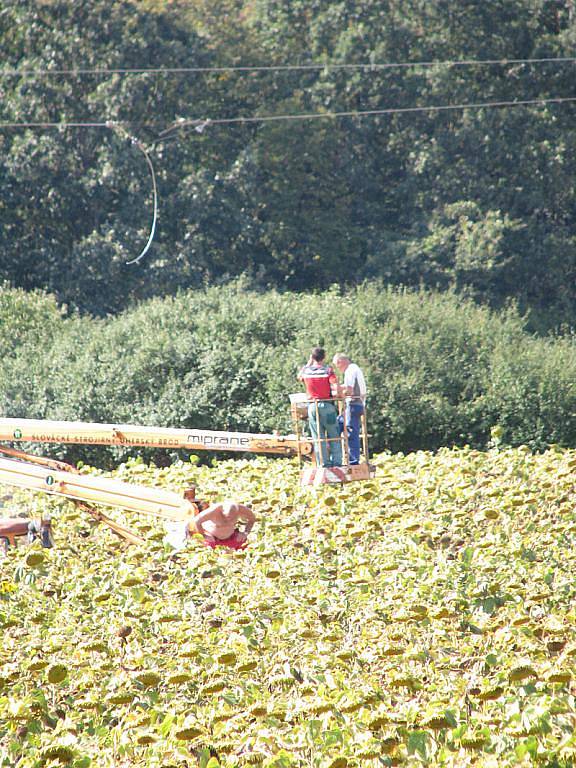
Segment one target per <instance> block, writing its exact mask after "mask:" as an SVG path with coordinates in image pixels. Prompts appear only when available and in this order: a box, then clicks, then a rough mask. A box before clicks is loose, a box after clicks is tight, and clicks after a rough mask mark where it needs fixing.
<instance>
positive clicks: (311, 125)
mask: <svg viewBox="0 0 576 768" xmlns="http://www.w3.org/2000/svg"><path fill="white" fill-rule="evenodd" d="M575 42H576V5H575V3H574V0H490V2H482V3H479V2H477V1H476V0H461V1H460V2H458V3H452V2H446V1H445V0H314V2H310V0H305V1H304V0H253V1H252V2H246V0H210V2H208V0H200V1H199V2H196V3H194V4H190V3H185V2H178V1H176V2H168V0H147V1H146V2H144V0H142V1H141V2H128V1H124V2H114V3H109V2H105V0H94V2H91V3H80V2H69V0H44V2H42V3H38V2H31V0H8V2H7V3H5V4H4V6H3V9H2V13H0V48H1V49H2V51H3V70H4V74H2V77H1V78H0V121H2V122H6V121H9V122H11V121H14V122H23V121H24V122H26V121H27V122H36V121H40V122H61V121H87V122H105V121H119V122H122V123H123V124H124V129H123V130H122V131H121V130H113V129H112V128H107V127H94V128H84V129H79V128H77V129H74V128H68V129H58V128H50V129H48V128H46V129H39V128H29V129H23V128H18V129H7V128H4V129H2V130H1V131H0V182H1V187H2V193H1V196H0V279H5V280H7V281H9V282H10V283H11V284H13V285H15V286H20V287H23V288H25V289H33V288H38V287H41V288H46V289H48V290H50V291H52V292H54V293H55V294H56V295H57V297H58V299H59V300H60V301H64V302H66V303H68V304H69V305H71V306H73V307H77V308H79V309H80V310H81V311H85V312H91V313H94V314H100V315H102V314H105V313H108V312H118V311H120V310H121V309H123V308H125V307H126V306H128V305H129V304H130V303H131V302H132V301H133V300H134V299H142V298H147V297H151V296H162V295H169V294H173V293H175V291H177V290H178V289H187V288H190V287H198V286H200V285H205V284H206V282H208V283H214V282H219V283H222V282H223V281H225V280H227V279H229V278H230V277H234V276H237V275H239V274H245V275H247V276H248V277H249V279H250V280H251V281H252V284H253V285H260V286H276V287H279V288H282V289H285V288H286V289H290V290H307V289H310V288H314V289H325V288H326V287H328V286H330V285H333V284H339V285H352V284H355V283H358V282H360V281H362V280H363V279H365V278H367V277H370V278H372V277H377V278H380V279H382V280H384V281H385V282H386V283H387V284H393V285H400V284H401V285H407V286H418V285H425V286H429V287H436V288H442V289H446V288H448V287H451V286H452V287H455V288H456V289H457V290H460V291H465V292H466V293H467V294H468V295H470V296H472V297H474V298H476V299H478V300H480V301H483V302H487V303H489V304H491V305H492V306H493V307H500V306H503V305H505V304H506V303H507V302H508V301H509V300H510V299H514V300H516V301H517V302H518V305H519V306H520V308H521V310H522V311H529V312H530V322H531V323H532V327H533V328H538V329H544V328H550V327H554V326H558V325H559V324H561V323H570V324H573V323H574V322H575V317H576V215H575V214H576V197H575V187H574V177H575V174H576V151H575V150H576V128H575V127H574V126H575V124H574V115H575V112H576V107H575V106H574V105H573V104H556V105H554V104H551V105H548V106H537V105H535V106H530V107H515V108H510V109H504V108H493V109H488V108H486V109H474V110H473V109H468V110H457V111H450V112H437V113H432V112H418V113H406V114H401V113H399V114H395V115H384V116H380V117H377V116H376V117H374V116H373V117H366V118H327V119H321V120H318V119H317V120H308V121H304V120H301V121H299V120H294V121H277V122H268V123H258V122H253V123H240V124H229V125H218V124H214V125H208V126H207V127H206V128H205V130H203V132H201V133H200V132H198V131H196V130H194V127H188V128H182V129H180V130H176V131H172V132H170V133H168V134H164V135H163V132H164V131H167V130H168V129H169V128H170V127H171V126H173V125H174V123H175V121H178V120H179V119H193V120H200V121H202V120H205V119H206V118H211V119H212V120H216V119H219V118H234V117H238V116H243V117H257V116H263V115H281V114H298V113H309V112H310V113H318V112H336V111H350V110H377V109H385V108H390V107H399V108H405V107H413V106H425V105H434V104H436V105H442V104H462V103H478V102H489V101H502V100H512V99H516V100H523V99H540V98H541V99H544V98H553V97H569V96H576V78H575V77H574V66H575V65H574V63H564V64H558V63H545V62H542V63H540V64H522V63H509V64H506V63H503V64H498V65H491V66H447V65H441V64H438V65H435V66H430V67H409V68H389V69H385V68H374V69H356V70H350V69H333V68H323V69H307V70H277V71H258V72H252V73H246V72H245V71H242V72H238V71H237V72H230V71H228V72H222V71H220V72H210V73H206V72H202V73H200V72H195V73H181V74H172V75H165V74H152V73H142V74H126V73H124V74H106V73H94V74H84V75H81V74H78V75H60V74H55V73H54V70H59V69H70V68H105V69H123V68H150V67H154V68H156V67H160V68H165V67H218V66H237V65H251V66H270V65H272V64H280V65H283V64H311V63H318V64H322V63H327V62H332V63H333V62H345V63H365V62H372V63H383V62H406V61H449V60H462V59H466V60H477V59H498V60H503V59H507V60H510V59H524V58H554V57H562V56H570V55H572V54H573V51H574V43H575ZM7 70H10V71H11V72H12V71H13V70H15V71H17V73H18V74H7V73H6V71H7ZM36 70H47V71H48V72H47V73H45V74H42V75H39V74H31V72H32V71H36ZM50 71H52V72H53V73H52V74H50ZM27 73H28V74H27ZM130 135H133V136H136V137H137V138H138V139H139V140H140V141H142V142H144V143H145V145H146V146H147V148H148V151H149V153H150V156H151V158H152V160H153V163H154V166H155V169H156V173H157V177H158V185H159V201H160V215H159V221H158V228H157V232H156V236H155V239H154V242H153V246H152V248H151V250H150V251H149V253H148V254H147V256H146V257H145V258H144V259H143V260H142V262H141V263H139V264H136V265H131V266H128V265H127V264H126V262H127V261H128V260H130V258H131V257H134V256H135V255H137V254H138V253H139V251H140V250H141V248H142V247H143V245H144V243H145V242H146V239H147V237H148V231H149V228H150V223H151V216H152V207H151V188H150V179H149V177H148V169H147V166H146V163H145V160H144V158H143V156H142V155H141V153H139V152H138V151H137V149H136V148H135V147H134V146H133V145H132V144H131V142H130V140H129V138H128V136H130Z"/></svg>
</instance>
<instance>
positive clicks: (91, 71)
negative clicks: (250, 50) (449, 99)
mask: <svg viewBox="0 0 576 768" xmlns="http://www.w3.org/2000/svg"><path fill="white" fill-rule="evenodd" d="M575 62H576V57H574V56H556V57H550V56H546V57H540V58H526V59H454V60H450V61H399V62H363V63H360V64H346V63H342V64H338V63H334V64H330V63H324V64H270V65H256V66H231V67H112V68H109V69H107V68H104V67H74V68H71V69H21V70H19V69H0V77H50V76H53V75H54V76H57V75H59V76H66V77H82V76H85V75H96V76H97V75H146V74H149V75H186V74H210V73H226V72H239V73H251V72H290V71H322V70H335V71H336V70H366V71H370V70H372V71H379V70H386V69H410V68H429V67H439V66H446V67H483V66H497V65H501V66H508V65H512V64H570V63H571V64H573V63H575Z"/></svg>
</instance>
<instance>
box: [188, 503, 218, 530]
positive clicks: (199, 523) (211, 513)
mask: <svg viewBox="0 0 576 768" xmlns="http://www.w3.org/2000/svg"><path fill="white" fill-rule="evenodd" d="M221 514H222V504H220V503H217V504H211V505H210V506H209V507H208V508H207V509H205V510H204V511H202V512H200V514H199V515H196V517H195V518H194V520H193V521H192V522H193V527H194V528H196V530H197V531H198V533H199V534H201V535H202V536H210V534H209V533H207V532H206V531H205V530H204V525H203V524H204V523H206V522H208V520H214V521H216V518H217V517H218V516H220V515H221Z"/></svg>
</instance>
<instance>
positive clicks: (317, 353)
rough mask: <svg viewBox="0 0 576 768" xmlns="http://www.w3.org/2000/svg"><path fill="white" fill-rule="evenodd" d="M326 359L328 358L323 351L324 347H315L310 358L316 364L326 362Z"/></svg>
mask: <svg viewBox="0 0 576 768" xmlns="http://www.w3.org/2000/svg"><path fill="white" fill-rule="evenodd" d="M325 357H326V352H325V351H324V350H323V349H322V347H314V349H313V350H312V352H311V353H310V358H311V359H312V360H314V362H315V363H322V362H324V359H325Z"/></svg>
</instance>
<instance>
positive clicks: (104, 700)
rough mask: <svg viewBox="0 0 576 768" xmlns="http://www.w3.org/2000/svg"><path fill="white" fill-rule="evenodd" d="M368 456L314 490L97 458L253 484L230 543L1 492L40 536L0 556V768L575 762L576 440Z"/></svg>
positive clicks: (128, 471)
mask: <svg viewBox="0 0 576 768" xmlns="http://www.w3.org/2000/svg"><path fill="white" fill-rule="evenodd" d="M373 462H374V465H375V468H376V472H375V476H374V478H373V479H371V480H370V481H368V482H364V483H350V484H347V485H344V486H338V487H334V486H332V487H326V486H324V487H319V488H315V489H310V488H301V487H299V486H298V465H297V462H296V461H290V460H280V461H275V460H272V459H268V458H264V457H258V458H253V459H252V460H249V461H234V460H229V461H221V462H214V463H213V465H211V466H192V465H191V464H190V462H175V463H173V464H172V465H171V466H170V467H166V468H158V467H156V466H154V465H150V466H148V465H146V464H144V463H143V462H141V461H138V460H133V461H127V462H125V463H124V464H122V465H121V466H120V467H118V468H117V470H116V471H115V472H113V473H109V477H110V478H111V479H116V480H122V481H124V482H130V483H136V484H137V485H138V486H139V487H140V488H142V489H144V488H145V487H154V488H157V489H158V488H166V489H170V490H171V491H172V492H179V491H181V490H182V489H184V488H187V487H190V486H192V485H194V486H196V487H198V488H199V489H201V490H202V496H203V497H204V498H209V499H216V498H223V497H227V496H233V498H236V499H238V500H241V501H251V502H252V503H253V506H254V511H255V514H256V517H257V522H256V526H255V528H254V530H253V531H252V533H251V534H250V537H249V546H248V548H247V549H246V550H244V551H242V552H235V553H231V552H226V551H222V550H221V548H218V549H216V550H212V549H210V548H208V547H206V546H204V544H203V543H202V541H201V540H200V538H199V537H198V536H193V537H192V538H191V540H190V541H189V542H188V544H187V546H186V547H185V548H184V549H182V550H181V551H179V552H178V553H174V550H173V549H172V548H171V547H169V546H167V545H166V544H165V543H164V542H163V539H164V535H165V532H164V530H163V525H162V521H161V520H158V519H157V518H156V519H155V518H153V517H151V516H148V515H137V514H134V513H129V512H123V511H121V510H118V509H113V510H109V514H110V515H111V516H112V517H113V518H114V519H116V520H122V521H123V522H124V523H125V524H126V525H128V526H129V527H130V528H131V529H134V530H136V531H138V532H140V533H141V534H142V535H143V537H144V538H145V542H144V544H143V545H142V546H126V545H124V544H123V543H121V542H120V541H119V540H118V539H117V538H116V537H115V536H114V535H113V534H112V532H111V531H110V530H109V529H108V528H107V527H106V526H104V525H98V526H95V525H89V524H88V518H87V516H86V515H85V513H84V512H83V511H81V510H79V509H78V508H77V507H76V506H75V505H73V504H71V503H69V502H67V501H65V500H63V499H58V498H55V497H46V496H45V495H43V494H41V495H40V496H38V495H33V494H32V492H31V491H24V490H15V491H14V496H13V497H12V499H11V502H10V503H11V505H12V506H13V507H14V508H15V509H18V511H19V512H22V513H24V514H28V515H30V516H36V513H37V510H38V505H42V509H43V511H44V512H50V514H51V516H52V519H53V521H54V528H55V537H56V546H55V547H54V548H53V549H50V550H37V549H35V548H32V549H29V550H26V549H24V550H22V549H17V548H11V549H10V550H9V551H8V553H7V555H6V556H5V557H4V558H3V560H2V571H1V578H0V596H1V597H2V601H1V602H0V629H1V630H2V637H3V653H2V654H0V764H2V765H3V766H6V768H7V767H8V766H16V765H17V766H18V768H41V766H46V767H48V766H53V768H56V766H63V765H69V766H72V767H74V766H75V768H88V767H89V766H90V765H92V766H98V768H100V766H102V768H112V767H113V766H118V765H122V766H125V768H136V767H137V766H138V767H140V766H147V768H160V766H164V767H165V768H168V766H190V768H191V767H192V766H194V768H217V767H218V766H221V768H241V767H242V766H250V765H253V766H258V767H259V768H360V767H361V768H381V766H391V765H401V766H410V768H413V767H414V766H420V767H421V768H462V766H474V767H475V768H495V766H498V768H513V767H514V766H518V765H538V766H543V767H544V766H546V768H571V767H573V765H574V758H575V757H576V740H575V738H574V718H575V716H576V702H575V700H574V680H575V677H576V659H575V650H576V625H575V611H574V599H575V596H576V587H575V585H574V570H575V568H576V550H575V548H574V545H573V539H574V528H575V514H574V507H575V503H576V489H575V487H574V467H576V451H574V450H561V449H558V448H555V449H554V450H548V451H545V452H543V453H540V454H532V453H531V452H530V451H526V450H523V449H503V450H490V451H486V452H480V451H475V450H472V449H470V448H463V449H447V448H444V449H442V450H440V451H437V452H435V453H433V454H432V453H428V452H424V451H418V452H415V453H411V454H409V455H406V456H404V455H402V454H391V453H388V452H387V453H384V454H381V455H376V456H374V457H373ZM82 471H83V473H87V472H91V470H90V469H89V468H88V467H84V468H83V470H82ZM38 555H41V556H42V559H43V563H42V567H41V568H31V567H30V564H29V562H30V559H31V557H33V556H36V557H37V556H38ZM31 571H33V572H34V574H35V578H34V580H27V579H23V578H21V574H22V573H25V574H26V573H29V572H31Z"/></svg>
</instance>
